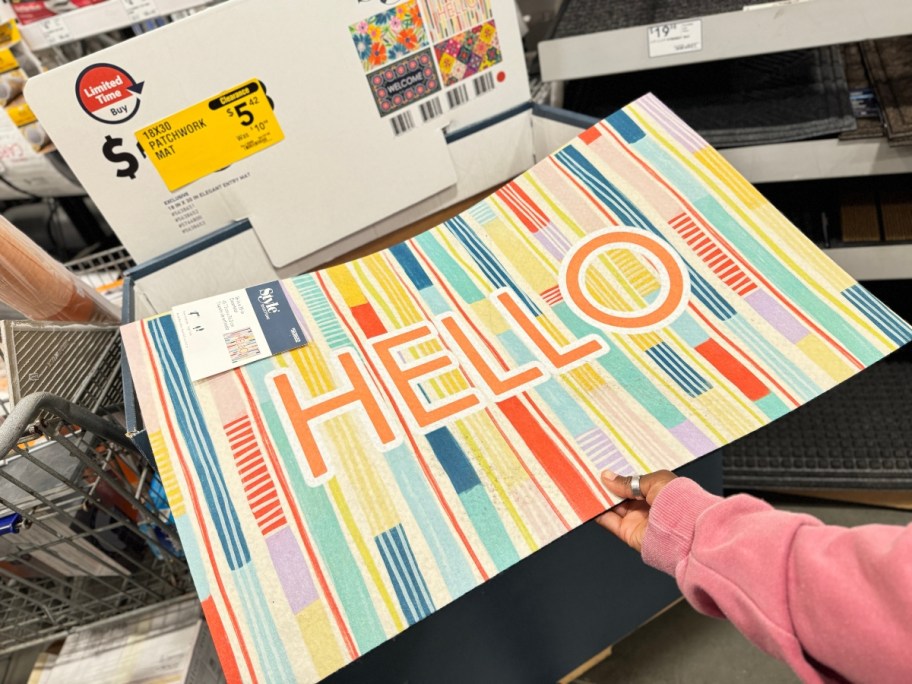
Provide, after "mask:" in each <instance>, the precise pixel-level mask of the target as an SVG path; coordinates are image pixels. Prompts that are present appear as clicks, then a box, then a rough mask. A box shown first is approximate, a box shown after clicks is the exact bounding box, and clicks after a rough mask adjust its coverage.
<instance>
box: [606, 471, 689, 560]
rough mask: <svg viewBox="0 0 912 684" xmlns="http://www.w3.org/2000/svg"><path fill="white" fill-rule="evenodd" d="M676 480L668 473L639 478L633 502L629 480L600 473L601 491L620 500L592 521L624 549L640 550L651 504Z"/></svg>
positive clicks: (611, 474)
mask: <svg viewBox="0 0 912 684" xmlns="http://www.w3.org/2000/svg"><path fill="white" fill-rule="evenodd" d="M675 477H677V476H676V475H675V474H674V473H673V472H671V471H670V470H657V471H656V472H654V473H649V474H648V475H642V476H640V491H641V492H643V496H642V497H640V498H636V499H634V498H633V492H632V491H631V490H630V481H631V480H632V479H633V478H632V477H630V476H626V477H625V476H621V475H617V474H615V473H613V472H611V471H610V470H605V471H604V472H602V484H604V485H605V488H606V489H607V490H608V491H609V492H611V493H612V494H614V495H615V496H619V497H621V498H623V499H628V500H627V501H623V502H622V503H620V504H618V505H617V506H615V507H614V508H612V509H611V510H610V511H605V512H604V513H602V514H601V515H600V516H599V517H597V518H596V519H595V521H596V522H597V523H598V524H599V525H601V526H602V527H604V528H605V529H606V530H608V531H609V532H611V533H612V534H614V535H615V536H617V537H618V538H619V539H621V540H622V541H623V542H625V543H626V544H627V545H628V546H630V547H631V548H633V549H636V550H637V551H642V550H643V538H644V537H645V536H646V528H647V527H648V526H649V509H650V507H651V506H652V502H653V501H655V498H656V497H657V496H658V495H659V492H660V491H662V487H664V486H665V485H667V484H668V483H669V482H671V481H672V480H673V479H675Z"/></svg>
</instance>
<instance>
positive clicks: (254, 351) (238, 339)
mask: <svg viewBox="0 0 912 684" xmlns="http://www.w3.org/2000/svg"><path fill="white" fill-rule="evenodd" d="M224 338H225V346H226V347H227V348H228V356H229V357H230V358H231V363H232V364H236V363H240V362H241V361H244V360H246V359H249V358H252V357H254V356H259V354H260V348H259V347H258V346H257V343H256V337H255V336H254V334H253V330H251V329H250V328H242V329H241V330H233V331H232V332H229V333H225V334H224Z"/></svg>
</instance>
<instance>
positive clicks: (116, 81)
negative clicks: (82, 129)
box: [76, 64, 143, 124]
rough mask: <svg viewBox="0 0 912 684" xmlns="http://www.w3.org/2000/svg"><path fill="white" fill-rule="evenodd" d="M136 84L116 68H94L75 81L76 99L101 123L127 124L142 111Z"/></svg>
mask: <svg viewBox="0 0 912 684" xmlns="http://www.w3.org/2000/svg"><path fill="white" fill-rule="evenodd" d="M142 89H143V82H139V83H137V82H136V80H135V79H134V78H133V77H132V76H130V74H128V73H127V72H126V71H124V70H123V69H121V68H120V67H118V66H115V65H113V64H93V65H91V66H89V67H86V68H85V69H83V70H82V72H81V73H80V74H79V76H78V77H77V78H76V98H77V100H79V105H80V106H81V107H82V109H83V111H85V113H86V114H88V115H89V116H91V117H92V118H93V119H95V120H96V121H101V122H102V123H110V124H117V123H122V122H124V121H127V120H129V119H131V118H132V117H133V115H134V114H136V112H137V111H139V103H140V100H139V94H140V93H141V92H142Z"/></svg>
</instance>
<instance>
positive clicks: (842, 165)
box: [720, 138, 912, 183]
mask: <svg viewBox="0 0 912 684" xmlns="http://www.w3.org/2000/svg"><path fill="white" fill-rule="evenodd" d="M720 152H721V153H722V156H724V157H725V158H726V159H728V161H730V162H731V163H732V165H733V166H734V167H735V168H736V169H738V171H740V172H741V174H742V175H743V176H744V177H745V178H747V179H748V180H749V181H750V182H751V183H776V182H781V181H799V180H812V179H817V178H849V177H852V176H880V175H884V174H890V173H912V146H900V147H891V146H890V145H889V144H887V139H886V138H876V139H873V140H849V141H840V140H836V139H827V140H807V141H801V142H791V143H782V144H779V145H752V146H749V147H737V148H731V149H727V150H720Z"/></svg>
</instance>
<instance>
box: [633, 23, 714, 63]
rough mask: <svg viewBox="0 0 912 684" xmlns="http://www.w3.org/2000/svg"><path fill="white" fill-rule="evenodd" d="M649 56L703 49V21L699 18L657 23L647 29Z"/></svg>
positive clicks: (664, 55) (662, 55)
mask: <svg viewBox="0 0 912 684" xmlns="http://www.w3.org/2000/svg"><path fill="white" fill-rule="evenodd" d="M647 37H648V39H649V56H650V57H666V56H668V55H678V54H681V53H684V52H697V51H699V50H702V49H703V22H702V21H701V20H700V19H693V20H691V21H676V22H672V23H669V24H657V25H655V26H650V27H649V28H648V29H647Z"/></svg>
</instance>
